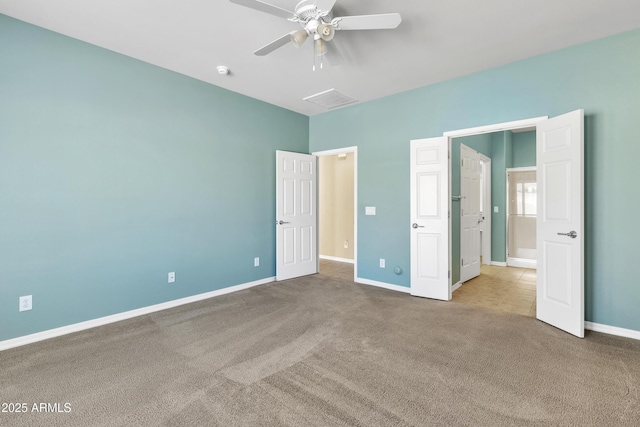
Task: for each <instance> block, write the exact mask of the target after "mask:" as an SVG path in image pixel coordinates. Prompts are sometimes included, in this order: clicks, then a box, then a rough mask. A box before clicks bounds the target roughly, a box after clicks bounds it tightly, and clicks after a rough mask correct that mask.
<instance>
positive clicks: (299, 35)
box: [289, 29, 309, 47]
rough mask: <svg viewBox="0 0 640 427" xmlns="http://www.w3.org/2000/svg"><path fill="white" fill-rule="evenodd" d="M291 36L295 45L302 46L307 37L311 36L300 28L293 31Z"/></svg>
mask: <svg viewBox="0 0 640 427" xmlns="http://www.w3.org/2000/svg"><path fill="white" fill-rule="evenodd" d="M289 37H290V38H291V43H292V44H293V45H294V46H295V47H300V46H301V45H302V43H304V41H305V40H307V37H309V34H307V32H306V31H305V30H303V29H300V30H295V31H291V32H290V33H289Z"/></svg>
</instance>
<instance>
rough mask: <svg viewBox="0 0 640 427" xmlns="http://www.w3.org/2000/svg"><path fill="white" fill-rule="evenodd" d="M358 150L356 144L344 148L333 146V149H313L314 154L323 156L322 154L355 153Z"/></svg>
mask: <svg viewBox="0 0 640 427" xmlns="http://www.w3.org/2000/svg"><path fill="white" fill-rule="evenodd" d="M356 151H358V146H357V145H354V146H353V147H344V148H335V149H333V150H323V151H314V152H313V153H311V154H313V155H314V156H318V157H323V156H335V155H338V154H343V153H355V152H356Z"/></svg>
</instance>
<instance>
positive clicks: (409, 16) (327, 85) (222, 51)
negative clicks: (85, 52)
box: [0, 0, 640, 116]
mask: <svg viewBox="0 0 640 427" xmlns="http://www.w3.org/2000/svg"><path fill="white" fill-rule="evenodd" d="M263 1H267V2H269V3H271V4H274V5H276V6H279V7H282V8H285V9H288V10H293V9H294V7H295V5H296V3H297V0H263ZM388 12H399V13H400V14H401V15H402V19H403V21H402V23H401V24H400V26H399V27H398V28H397V29H395V30H380V31H342V32H338V34H337V35H336V37H335V39H334V41H333V42H332V43H334V42H335V43H336V44H337V45H338V47H339V49H340V51H341V53H342V55H343V57H344V60H343V61H342V63H341V64H340V65H338V66H334V67H327V66H326V65H325V67H324V69H322V70H318V71H315V72H313V71H312V69H311V66H312V62H313V53H312V43H310V42H309V41H307V43H305V44H304V45H303V46H302V47H300V48H299V49H296V48H295V47H294V46H293V45H291V44H288V45H286V46H284V47H282V48H280V49H278V50H276V51H275V52H273V53H271V54H269V55H267V56H265V57H258V56H254V55H253V53H252V52H253V51H254V50H256V49H257V48H259V47H262V46H264V45H265V44H267V43H269V42H271V41H272V40H274V39H276V38H278V37H280V36H281V35H283V34H285V33H288V32H289V31H291V30H294V29H298V28H299V26H298V24H295V23H292V22H288V21H287V20H285V19H283V18H278V17H276V16H273V15H269V14H266V13H262V12H258V11H255V10H252V9H249V8H247V7H243V6H239V5H236V4H233V3H230V2H229V1H228V0H173V1H171V0H56V1H51V0H0V13H3V14H6V15H8V16H12V17H14V18H17V19H20V20H22V21H26V22H29V23H31V24H35V25H38V26H40V27H44V28H47V29H50V30H53V31H56V32H58V33H62V34H65V35H67V36H70V37H73V38H76V39H79V40H83V41H86V42H88V43H92V44H94V45H97V46H101V47H104V48H106V49H109V50H112V51H115V52H119V53H122V54H124V55H127V56H131V57H133V58H137V59H140V60H142V61H146V62H148V63H151V64H154V65H157V66H160V67H163V68H167V69H169V70H173V71H177V72H179V73H182V74H185V75H187V76H191V77H194V78H196V79H199V80H203V81H205V82H209V83H212V84H214V85H217V86H221V87H224V88H226V89H229V90H232V91H234V92H238V93H242V94H245V95H248V96H251V97H253V98H257V99H260V100H263V101H266V102H269V103H271V104H275V105H278V106H281V107H283V108H287V109H289V110H293V111H297V112H299V113H302V114H305V115H309V116H312V115H314V114H318V113H322V112H325V111H327V110H326V109H324V108H322V107H319V106H317V105H314V104H311V103H309V102H306V101H303V99H302V98H304V97H307V96H309V95H313V94H315V93H318V92H322V91H325V90H328V89H331V88H335V89H336V90H338V91H340V92H342V93H344V94H346V95H348V96H350V97H352V98H356V99H358V100H359V101H361V102H362V101H369V100H372V99H375V98H380V97H383V96H387V95H391V94H394V93H398V92H403V91H406V90H410V89H414V88H417V87H421V86H425V85H429V84H432V83H436V82H439V81H443V80H448V79H451V78H453V77H457V76H461V75H465V74H470V73H473V72H476V71H480V70H484V69H488V68H492V67H495V66H499V65H502V64H506V63H509V62H513V61H517V60H520V59H524V58H528V57H531V56H535V55H539V54H542V53H545V52H550V51H554V50H558V49H561V48H564V47H567V46H572V45H575V44H579V43H583V42H587V41H590V40H595V39H598V38H602V37H606V36H609V35H613V34H617V33H621V32H624V31H628V30H631V29H634V28H640V1H639V0H528V1H527V0H521V1H518V0H485V1H477V0H441V1H424V0H395V1H382V0H338V2H337V4H336V6H335V8H334V15H335V16H346V15H364V14H371V13H388ZM629 54H637V52H635V53H632V52H629ZM218 65H227V66H229V67H230V68H231V74H229V75H228V76H221V75H219V74H218V73H217V71H216V67H217V66H218Z"/></svg>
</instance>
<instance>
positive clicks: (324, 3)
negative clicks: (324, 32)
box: [316, 0, 336, 12]
mask: <svg viewBox="0 0 640 427" xmlns="http://www.w3.org/2000/svg"><path fill="white" fill-rule="evenodd" d="M335 4H336V0H316V7H317V8H318V9H319V10H321V11H323V12H330V11H331V9H333V6H334V5H335Z"/></svg>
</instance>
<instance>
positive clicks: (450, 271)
mask: <svg viewBox="0 0 640 427" xmlns="http://www.w3.org/2000/svg"><path fill="white" fill-rule="evenodd" d="M449 279H451V270H449Z"/></svg>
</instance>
